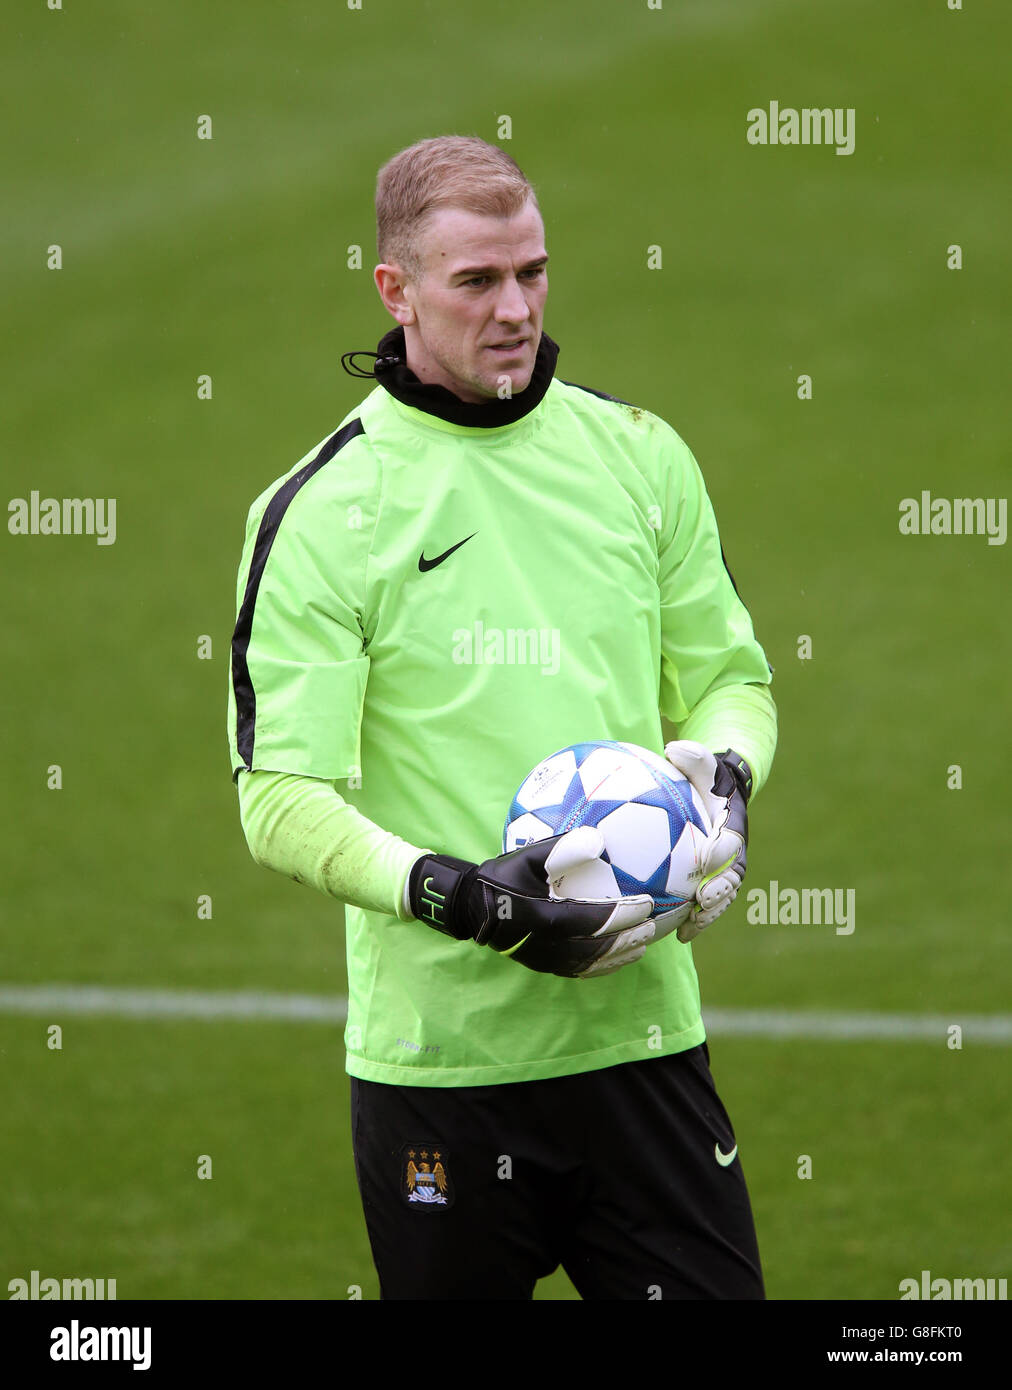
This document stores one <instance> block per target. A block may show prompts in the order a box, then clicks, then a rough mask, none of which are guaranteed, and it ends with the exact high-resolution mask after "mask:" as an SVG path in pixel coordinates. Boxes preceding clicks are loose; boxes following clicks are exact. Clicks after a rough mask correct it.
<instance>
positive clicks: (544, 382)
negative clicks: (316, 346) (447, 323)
mask: <svg viewBox="0 0 1012 1390" xmlns="http://www.w3.org/2000/svg"><path fill="white" fill-rule="evenodd" d="M558 355H559V345H558V343H555V342H553V341H552V339H551V338H549V336H548V334H547V333H542V334H541V338H540V341H539V343H538V351H537V355H536V357H535V359H534V370H533V372H532V373H531V378H530V381H529V382H528V384H527V386H526V387H525V388H524V390H523V391H518V392H517V394H516V395H515V396H511V395H507V396H504V397H498V396H492V397H490V399H489V400H487V401H479V402H471V401H463V400H461V399H460V398H459V397H458V396H456V395H454V393H453V392H452V391H449V390H448V389H447V388H446V387H445V386H437V385H436V384H435V383H434V382H429V383H425V382H422V381H419V379H418V377H417V376H416V375H415V373H414V372H413V371H412V370H411V368H410V367H409V366H408V360H407V346H406V344H405V341H404V329H403V327H401V326H400V325H398V327H396V328H391V329H390V331H389V332H388V333H386V334H385V335H384V336H383V337H382V338H381V339H380V340H379V342H378V343H377V344H376V351H375V352H370V351H368V349H356V350H355V351H354V352H344V353H342V354H341V366H342V367H343V368H344V370H345V371H346V372H347V373H348V375H349V376H353V377H364V378H366V379H367V380H369V381H376V382H378V384H379V385H380V386H382V387H384V389H385V390H387V391H388V392H389V393H390V395H391V396H393V397H394V398H395V399H396V400H398V401H400V402H401V403H402V404H403V405H407V406H411V407H412V408H413V409H414V410H422V411H425V412H426V413H427V414H429V415H436V416H438V417H439V419H441V420H448V421H450V422H451V423H452V424H456V425H466V426H468V427H470V428H475V429H498V428H500V427H501V426H502V425H511V424H513V423H515V421H517V420H520V419H522V418H523V417H524V416H525V415H529V414H530V413H531V411H532V410H534V409H536V407H537V406H538V405H539V404H540V403H541V400H542V398H543V397H544V395H545V392H546V391H547V390H548V388H549V386H550V385H551V383H552V377H553V376H554V374H555V363H556V360H557V358H558ZM356 357H372V358H373V359H374V361H373V364H372V368H371V370H367V369H366V368H365V367H362V366H360V365H359V363H358V362H356V361H355V358H356Z"/></svg>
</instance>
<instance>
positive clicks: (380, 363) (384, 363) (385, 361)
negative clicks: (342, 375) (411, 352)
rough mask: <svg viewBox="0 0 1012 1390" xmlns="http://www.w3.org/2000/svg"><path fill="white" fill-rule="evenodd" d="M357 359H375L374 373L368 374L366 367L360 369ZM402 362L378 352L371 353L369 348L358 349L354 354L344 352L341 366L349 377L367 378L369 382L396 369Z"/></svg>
mask: <svg viewBox="0 0 1012 1390" xmlns="http://www.w3.org/2000/svg"><path fill="white" fill-rule="evenodd" d="M356 357H375V359H376V361H375V362H374V364H373V369H372V371H369V372H367V371H366V370H365V368H364V367H360V366H359V365H358V364H357V363H356V362H355V361H354V360H353V359H354V358H356ZM400 361H401V359H400V358H399V357H391V356H384V355H382V354H380V353H378V352H370V351H369V350H368V348H357V349H356V350H355V351H354V352H343V353H342V354H341V366H342V367H343V368H344V370H345V371H346V372H347V373H348V375H349V376H357V377H365V378H367V379H368V380H369V381H373V380H375V378H376V377H378V376H379V374H380V372H385V371H389V369H390V368H391V367H396V366H397V364H398V363H399V362H400Z"/></svg>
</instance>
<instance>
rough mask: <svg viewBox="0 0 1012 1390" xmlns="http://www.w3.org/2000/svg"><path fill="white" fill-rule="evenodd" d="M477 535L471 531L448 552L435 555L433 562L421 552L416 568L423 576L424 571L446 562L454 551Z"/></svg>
mask: <svg viewBox="0 0 1012 1390" xmlns="http://www.w3.org/2000/svg"><path fill="white" fill-rule="evenodd" d="M477 534H478V532H477V531H472V532H471V535H470V536H465V537H464V539H463V540H462V541H458V542H457V544H456V545H451V546H450V548H449V550H444V551H443V553H442V555H437V556H436V558H435V559H434V560H426V558H425V551H424V550H423V551H422V553H421V555H419V557H418V568H419V569H420V570H421V572H422V574H424V573H425V571H426V570H434V569H435V568H436V566H437V565H441V564H442V563H443V561H444V560H448V559H449V557H450V556H451V555H452V554H453V552H454V551H455V550H459V549H460V547H461V546H462V545H466V544H467V542H468V541H469V540H471V538H472V537H473V536H476V535H477Z"/></svg>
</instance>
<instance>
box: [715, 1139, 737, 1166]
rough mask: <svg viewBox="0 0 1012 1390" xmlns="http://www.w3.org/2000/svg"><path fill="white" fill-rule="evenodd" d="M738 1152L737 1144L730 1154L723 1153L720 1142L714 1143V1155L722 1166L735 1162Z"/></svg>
mask: <svg viewBox="0 0 1012 1390" xmlns="http://www.w3.org/2000/svg"><path fill="white" fill-rule="evenodd" d="M737 1152H738V1145H737V1144H735V1146H734V1148H733V1149H732V1150H731V1152H730V1153H729V1154H725V1153H721V1151H720V1145H719V1144H714V1146H713V1156H714V1158H715V1159H716V1160H717V1162H718V1163H719V1164H720V1166H721V1167H722V1168H728V1167H730V1165H731V1164H732V1163H733V1162H734V1158H735V1154H736V1153H737Z"/></svg>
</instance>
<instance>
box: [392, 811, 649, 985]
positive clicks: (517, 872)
mask: <svg viewBox="0 0 1012 1390" xmlns="http://www.w3.org/2000/svg"><path fill="white" fill-rule="evenodd" d="M603 847H604V840H603V838H602V836H601V832H600V831H599V830H595V829H593V828H592V827H590V826H580V827H578V828H577V829H576V830H570V831H569V832H568V833H567V834H565V835H556V836H553V837H552V838H551V839H547V840H538V841H535V843H533V844H530V845H524V846H523V848H521V849H515V850H513V851H512V852H511V853H510V854H503V855H500V856H499V857H498V858H496V859H486V860H485V862H484V863H483V864H472V863H470V862H469V861H468V860H464V859H453V858H451V857H450V856H448V855H445V854H435V855H426V856H424V857H423V858H422V859H419V860H417V861H416V862H415V864H414V867H413V868H412V870H411V873H410V875H409V878H408V897H409V902H410V905H411V911H412V912H413V913H414V915H415V917H417V918H418V919H419V920H420V921H422V922H427V923H428V924H429V926H431V927H435V928H436V930H437V931H441V932H444V933H445V934H446V935H447V936H452V937H455V938H456V939H457V940H458V941H475V942H477V943H478V945H479V946H491V948H492V950H493V951H498V952H499V953H500V954H502V955H510V956H512V957H513V959H514V960H516V961H519V963H520V964H521V965H525V966H527V968H528V969H529V970H537V971H540V972H542V973H548V974H552V975H562V976H565V977H567V978H570V979H587V978H588V977H590V976H594V975H610V974H611V973H612V972H613V971H615V970H618V969H619V968H620V967H621V966H623V965H631V964H632V963H633V962H634V961H637V960H639V959H640V957H641V956H642V955H643V953H644V951H645V950H646V948H647V943H648V942H649V941H652V940H653V937H654V933H655V930H656V928H655V925H654V923H653V922H652V921H647V918H648V917H649V916H650V913H651V912H652V911H653V901H652V899H651V898H650V897H649V896H647V895H646V894H642V895H639V896H636V897H625V898H610V899H605V898H565V899H560V898H557V897H555V895H554V888H555V886H556V885H557V884H558V883H559V881H560V879H561V878H562V877H563V876H564V875H565V874H567V873H569V872H571V871H572V870H573V869H574V868H576V867H577V866H578V865H579V864H581V863H585V862H587V861H589V860H591V859H596V858H598V857H599V855H600V853H601V850H602V849H603Z"/></svg>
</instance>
